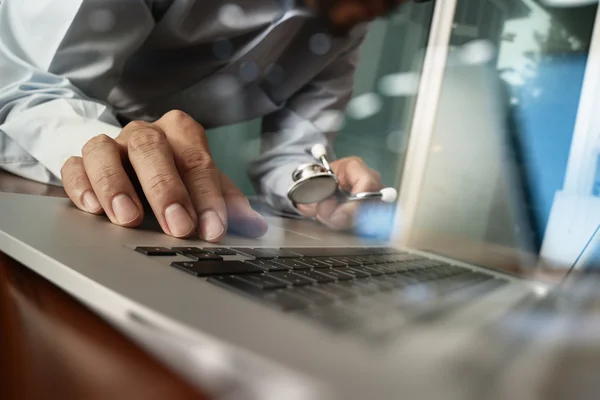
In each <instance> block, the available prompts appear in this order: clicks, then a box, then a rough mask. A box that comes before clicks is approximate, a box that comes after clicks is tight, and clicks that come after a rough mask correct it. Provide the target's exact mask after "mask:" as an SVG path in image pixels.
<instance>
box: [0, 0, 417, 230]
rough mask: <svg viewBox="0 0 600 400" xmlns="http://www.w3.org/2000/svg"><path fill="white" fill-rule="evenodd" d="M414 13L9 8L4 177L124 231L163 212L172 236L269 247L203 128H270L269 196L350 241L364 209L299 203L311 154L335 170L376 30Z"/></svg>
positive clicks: (364, 179)
mask: <svg viewBox="0 0 600 400" xmlns="http://www.w3.org/2000/svg"><path fill="white" fill-rule="evenodd" d="M406 1H407V0H304V1H303V0H296V1H294V0H291V1H287V0H252V1H248V0H236V1H235V2H227V1H217V0H211V1H209V0H206V1H196V0H68V1H65V0H43V1H40V0H2V1H1V3H0V4H1V5H0V166H1V168H3V169H4V170H7V171H10V172H12V173H15V174H17V175H20V176H23V177H26V178H29V179H32V180H36V181H40V182H44V183H48V184H54V185H61V184H62V185H64V189H65V191H66V193H67V194H68V196H69V198H70V199H71V200H72V202H73V203H74V204H75V206H77V207H78V208H79V209H81V210H83V211H86V212H89V213H92V214H106V216H107V217H108V218H109V219H110V221H112V222H113V223H114V224H118V225H120V226H124V227H135V226H138V225H139V224H140V223H141V221H142V219H143V216H144V212H145V206H149V208H150V209H151V211H152V212H153V213H154V215H155V216H156V218H157V220H158V222H159V224H160V226H161V228H162V230H163V231H164V232H165V233H166V234H168V235H171V236H174V237H179V238H186V237H190V236H193V235H197V236H198V237H199V238H201V239H203V240H206V241H209V242H218V241H219V240H220V239H221V238H222V237H223V236H224V235H225V234H226V232H227V230H228V229H230V230H236V231H238V232H240V233H242V234H244V235H249V236H261V235H263V234H264V233H265V231H266V229H267V225H266V222H265V220H264V219H263V218H262V217H261V216H260V215H259V214H258V213H256V212H255V211H253V210H252V208H251V207H250V204H249V202H248V200H247V199H246V197H245V196H244V195H243V194H242V193H241V191H240V190H239V189H238V188H237V187H236V186H235V185H234V183H233V182H232V181H231V180H230V179H229V178H228V177H227V176H225V175H224V174H223V173H222V172H220V171H219V170H218V169H217V168H216V167H215V164H214V162H213V160H212V157H211V154H210V150H209V146H208V143H207V138H206V133H205V129H209V128H214V127H219V126H224V125H229V124H234V123H237V122H241V121H247V120H250V119H253V118H257V117H262V118H263V119H262V129H263V133H262V141H261V152H260V156H259V157H258V158H257V159H256V160H254V161H252V162H251V163H250V165H249V168H248V169H249V175H250V177H251V178H252V180H253V182H254V183H255V185H256V187H257V190H258V191H259V192H260V193H262V194H263V195H264V196H265V198H266V200H267V201H268V203H269V204H270V205H272V206H273V207H275V208H278V209H283V210H289V211H293V212H297V213H301V214H303V215H305V216H310V217H316V218H317V219H318V220H320V221H321V222H322V223H324V224H325V225H327V226H329V227H331V228H332V229H348V228H350V227H351V226H352V217H353V213H354V212H355V208H354V207H356V205H350V204H343V205H340V204H338V203H337V202H336V201H335V200H331V199H330V200H327V201H325V202H323V203H320V204H314V205H309V206H300V205H299V206H295V205H294V204H291V202H290V200H289V199H287V189H288V188H289V186H290V185H291V183H292V178H291V175H292V171H293V170H294V169H295V168H296V167H297V166H298V165H300V164H303V163H306V162H313V161H314V160H313V159H312V158H311V156H310V153H309V152H310V148H311V147H312V145H314V144H316V143H322V144H324V145H326V146H327V148H328V151H329V152H331V153H332V154H331V157H334V155H333V152H332V150H331V143H332V141H333V137H334V134H335V130H336V129H337V127H339V123H338V121H339V118H340V115H343V114H342V113H343V111H344V109H345V107H346V104H347V102H348V101H349V98H350V96H351V92H352V87H353V75H354V71H355V67H356V64H357V59H358V51H359V47H360V44H361V42H362V40H363V38H364V36H365V33H366V29H367V26H368V23H369V21H371V20H373V19H375V18H377V17H379V16H383V15H385V14H386V13H389V12H391V11H392V10H394V9H395V8H396V7H398V6H400V5H401V4H402V3H404V2H406ZM415 1H417V0H415ZM233 145H236V144H232V146H233ZM332 167H333V169H334V171H335V172H336V174H337V176H338V178H339V180H340V184H341V186H342V187H343V188H344V189H347V190H349V191H350V192H353V193H356V192H362V191H376V190H379V189H380V188H381V181H380V176H379V174H378V173H377V172H375V171H373V170H371V169H370V168H369V167H367V166H366V165H365V163H364V162H363V161H362V160H361V159H359V158H357V157H350V158H343V159H339V160H336V161H334V162H333V163H332ZM146 209H147V207H146ZM146 212H148V211H146Z"/></svg>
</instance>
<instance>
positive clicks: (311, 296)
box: [286, 286, 336, 306]
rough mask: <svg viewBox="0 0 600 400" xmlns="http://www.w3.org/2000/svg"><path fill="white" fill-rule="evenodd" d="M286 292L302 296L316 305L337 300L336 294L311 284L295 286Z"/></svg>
mask: <svg viewBox="0 0 600 400" xmlns="http://www.w3.org/2000/svg"><path fill="white" fill-rule="evenodd" d="M286 294H288V295H291V296H301V297H302V298H304V299H307V300H309V301H310V302H311V303H312V304H314V305H316V306H322V305H325V304H330V303H333V302H335V301H336V297H335V296H333V295H330V294H327V293H324V292H322V291H320V290H318V289H315V288H313V287H310V286H305V287H298V288H294V289H291V290H288V291H286Z"/></svg>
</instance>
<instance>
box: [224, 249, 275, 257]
mask: <svg viewBox="0 0 600 400" xmlns="http://www.w3.org/2000/svg"><path fill="white" fill-rule="evenodd" d="M232 250H234V251H235V252H236V253H240V254H242V255H244V256H248V257H254V258H256V259H259V260H260V259H266V260H268V259H272V258H277V256H276V255H275V254H273V253H269V252H267V251H264V250H258V249H248V248H242V247H234V248H232Z"/></svg>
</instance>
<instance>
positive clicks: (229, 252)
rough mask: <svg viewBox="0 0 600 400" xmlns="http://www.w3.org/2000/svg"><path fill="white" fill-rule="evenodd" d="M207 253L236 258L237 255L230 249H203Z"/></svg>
mask: <svg viewBox="0 0 600 400" xmlns="http://www.w3.org/2000/svg"><path fill="white" fill-rule="evenodd" d="M203 250H204V251H206V252H208V253H213V254H216V255H218V256H236V255H237V253H236V252H235V251H233V250H231V249H226V248H224V247H205V248H204V249H203Z"/></svg>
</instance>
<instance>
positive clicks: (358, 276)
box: [334, 268, 371, 279]
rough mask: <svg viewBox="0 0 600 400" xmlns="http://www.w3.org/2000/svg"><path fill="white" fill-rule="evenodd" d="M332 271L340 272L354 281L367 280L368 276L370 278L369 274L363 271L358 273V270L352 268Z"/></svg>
mask: <svg viewBox="0 0 600 400" xmlns="http://www.w3.org/2000/svg"><path fill="white" fill-rule="evenodd" d="M334 269H337V270H338V271H341V272H343V273H345V274H348V275H352V276H353V277H354V278H356V279H361V278H368V277H369V276H371V274H369V273H366V272H364V271H360V270H357V269H354V268H334Z"/></svg>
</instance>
